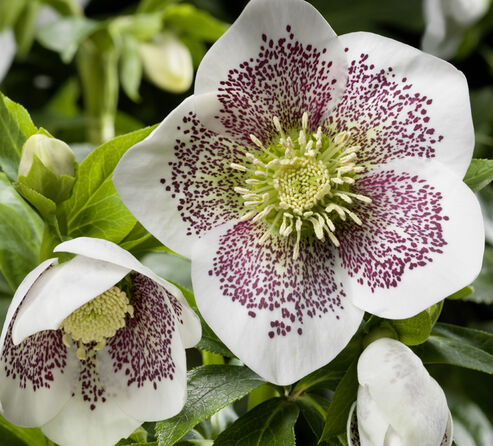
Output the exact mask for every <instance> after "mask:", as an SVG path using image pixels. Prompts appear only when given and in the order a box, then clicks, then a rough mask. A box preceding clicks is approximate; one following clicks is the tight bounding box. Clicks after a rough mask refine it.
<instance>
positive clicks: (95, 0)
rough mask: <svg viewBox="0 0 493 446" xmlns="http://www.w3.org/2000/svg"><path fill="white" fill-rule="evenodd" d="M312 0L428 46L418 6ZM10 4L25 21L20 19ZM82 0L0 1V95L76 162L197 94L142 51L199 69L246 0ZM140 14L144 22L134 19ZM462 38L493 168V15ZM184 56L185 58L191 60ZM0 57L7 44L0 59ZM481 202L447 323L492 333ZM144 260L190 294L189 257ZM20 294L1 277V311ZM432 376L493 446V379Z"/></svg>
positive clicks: (468, 437) (491, 250) (302, 438)
mask: <svg viewBox="0 0 493 446" xmlns="http://www.w3.org/2000/svg"><path fill="white" fill-rule="evenodd" d="M310 2H311V3H312V4H313V5H314V6H315V7H316V8H317V9H318V10H319V11H320V12H321V13H322V14H323V15H324V16H325V18H326V19H327V21H328V22H329V23H330V24H331V26H332V27H333V29H334V30H335V31H336V33H337V34H344V33H349V32H354V31H370V32H375V33H378V34H381V35H384V36H388V37H391V38H394V39H397V40H399V41H401V42H405V43H407V44H409V45H412V46H415V47H418V48H419V47H420V46H421V42H422V38H423V34H424V31H425V27H426V17H425V14H424V12H423V11H424V6H423V1H422V0H405V1H403V0H372V1H370V0H345V1H340V0H311V1H310ZM13 3H16V4H17V8H18V11H17V12H15V11H14V12H12V4H13ZM75 3H76V2H71V1H69V0H49V1H45V2H41V1H37V0H15V2H14V0H0V28H14V29H15V31H16V36H17V42H18V43H17V46H18V49H17V55H16V58H15V60H14V62H13V63H12V65H11V66H10V68H9V70H8V72H7V73H6V75H5V77H4V79H3V81H1V83H0V90H1V91H2V92H3V93H4V94H5V95H7V96H8V97H10V98H11V99H12V100H14V101H15V102H19V103H21V104H22V105H23V106H24V107H25V108H26V109H27V110H28V111H29V112H30V113H31V115H32V117H33V120H34V122H35V123H36V124H37V125H39V126H42V127H44V128H45V129H47V130H48V131H49V132H50V133H51V134H52V135H53V136H55V137H57V138H59V139H62V140H64V141H66V142H67V143H69V144H71V145H72V147H73V148H74V151H75V152H76V155H77V158H78V161H79V162H80V161H81V160H82V159H83V158H84V157H85V156H86V155H87V154H88V153H90V151H91V150H92V149H93V148H94V147H95V145H96V144H99V143H100V142H102V141H104V140H105V139H108V138H110V137H112V136H113V134H115V135H118V134H123V133H127V132H129V131H132V130H135V129H138V128H141V127H143V126H147V125H152V124H155V123H158V122H160V121H161V120H162V119H163V118H164V117H165V116H167V115H168V114H169V113H170V112H171V111H172V110H173V109H174V108H175V107H176V106H177V105H178V104H179V103H180V102H181V101H182V100H183V99H184V98H185V97H187V96H188V95H190V94H192V92H193V83H192V79H191V77H190V79H188V80H187V76H191V71H190V73H189V74H187V73H184V74H183V75H182V76H180V75H179V74H178V75H176V73H175V78H176V77H177V78H176V79H174V78H173V73H171V74H170V73H168V75H169V76H171V81H170V82H168V83H166V82H164V85H163V83H162V82H161V85H160V82H159V80H158V79H156V76H158V75H155V74H153V70H157V71H158V72H159V70H164V71H166V69H167V67H166V66H164V67H162V66H154V67H150V66H148V65H149V63H150V64H151V65H152V61H151V62H148V61H146V56H145V54H144V53H145V50H144V49H143V45H146V44H150V45H154V46H155V48H154V49H152V48H151V49H150V51H151V53H150V54H151V56H150V57H151V59H152V58H153V57H154V59H156V58H157V59H159V57H163V58H165V55H166V53H159V52H157V53H152V51H154V50H156V48H158V49H159V48H160V49H159V50H156V51H166V50H163V46H161V45H162V44H163V42H164V41H166V42H168V41H169V39H176V40H177V41H178V42H179V43H178V44H177V45H178V46H180V45H181V46H180V48H181V49H178V50H176V48H175V50H176V51H177V52H178V53H176V51H175V50H173V48H172V50H173V51H175V53H173V54H174V55H173V56H170V57H174V58H175V59H176V60H175V62H172V61H171V62H169V63H170V64H172V63H175V64H177V65H176V66H177V67H178V68H177V69H178V70H179V67H183V66H185V65H186V64H187V63H190V64H191V66H193V68H196V67H197V66H198V64H199V62H200V60H201V58H202V56H203V55H204V53H205V51H206V50H207V48H208V47H209V46H210V45H211V44H212V43H213V42H214V41H215V40H216V39H217V38H218V37H219V36H220V35H221V34H222V32H224V31H225V30H226V29H227V26H228V24H230V23H232V22H233V21H234V20H235V19H236V18H237V17H238V15H239V14H240V13H241V11H242V10H243V8H244V6H245V4H246V3H247V1H246V0H190V1H187V2H175V1H172V0H143V1H141V2H138V1H136V0H120V1H118V2H115V1H111V0H90V1H86V2H84V9H83V10H82V9H80V10H78V9H77V7H76V6H74V4H75ZM81 3H82V2H81ZM442 3H443V1H442ZM49 7H51V8H52V9H53V8H54V9H57V10H58V11H59V13H61V15H57V16H55V17H51V18H49V20H48V23H45V24H44V26H42V25H43V24H40V23H39V18H37V15H38V13H39V12H40V10H41V9H42V8H49ZM168 8H171V9H168ZM173 8H175V9H173ZM156 12H157V13H159V14H161V16H162V17H164V19H163V21H161V22H160V23H159V24H157V25H156V24H155V22H153V19H152V16H153V14H154V13H156ZM7 13H8V14H7ZM2 14H3V15H2ZM62 16H64V17H62ZM138 16H139V17H140V18H141V19H142V20H141V21H138V20H136V18H137V17H138ZM144 16H145V20H144V19H143V17H144ZM64 21H66V22H65V24H66V26H65V27H64V26H63V24H64ZM67 23H68V25H67ZM455 31H456V33H455V36H454V38H456V39H457V41H458V42H457V45H456V46H455V47H454V50H453V51H452V53H453V54H451V55H450V56H449V58H450V61H451V63H453V64H454V65H455V66H456V67H457V68H459V69H460V70H462V71H463V72H464V74H465V75H466V77H467V80H468V83H469V86H470V91H471V105H472V114H473V119H474V124H475V131H476V147H475V154H474V156H475V157H477V158H492V159H493V106H492V105H493V8H489V9H487V10H486V12H485V13H484V14H482V15H481V16H480V17H476V18H475V19H474V20H472V21H469V22H468V23H467V24H465V25H463V26H457V27H456V29H455ZM64 33H66V34H67V35H65V34H64ZM170 36H171V37H170ZM166 39H168V40H166ZM176 40H172V43H173V42H174V43H176ZM163 45H164V44H163ZM183 48H186V49H188V51H189V53H187V54H189V56H187V55H186V54H184V53H183ZM3 50H4V49H3V48H2V47H0V52H2V51H3ZM170 51H171V50H170ZM159 54H161V56H159ZM176 54H178V55H176ZM187 57H191V62H190V61H188V62H187ZM146 64H147V66H146ZM165 65H166V64H165ZM190 70H191V68H190ZM158 77H159V76H158ZM173 79H174V80H173ZM451 94H453V92H451ZM108 116H109V118H108ZM108 120H109V123H108ZM480 199H481V202H482V205H483V213H484V216H485V225H486V234H487V248H486V254H485V258H484V265H483V271H482V273H481V275H480V277H479V278H478V279H477V281H476V282H475V283H474V284H473V286H474V288H475V292H474V293H473V294H471V295H469V296H467V297H466V298H465V299H463V300H458V301H452V300H449V301H447V302H446V304H445V305H444V309H443V312H442V315H441V318H440V320H441V321H442V322H450V323H455V324H458V325H462V326H467V327H473V328H480V329H483V330H487V331H491V332H493V186H491V185H490V186H488V187H486V188H485V189H484V190H483V191H482V192H481V194H480ZM145 261H146V263H148V264H149V265H150V266H152V267H153V268H154V269H155V270H156V271H157V272H158V273H160V274H161V275H162V276H163V277H167V278H170V279H172V280H174V281H177V282H179V283H180V284H182V285H183V286H185V287H188V288H191V282H190V272H189V271H190V270H189V263H188V261H187V260H186V259H183V258H181V257H177V256H173V255H171V254H168V253H153V254H151V255H148V256H147V258H146V259H145ZM458 261H460V259H459V260H458ZM177 272H179V275H177V274H178V273H177ZM13 291H14V290H13V287H12V286H11V284H8V283H7V282H6V281H5V280H4V279H2V277H1V276H0V296H2V297H3V298H0V312H1V313H2V314H5V312H6V309H7V307H8V304H9V302H10V298H11V296H12V293H13ZM2 320H3V319H2ZM192 363H193V359H192ZM432 372H433V373H434V375H435V376H436V377H437V379H438V380H439V381H440V383H441V385H442V386H443V387H444V388H445V389H446V391H447V396H448V398H449V402H450V404H451V407H452V410H453V412H454V415H455V417H456V432H457V443H458V444H459V445H460V446H468V445H482V446H488V445H493V398H491V396H492V389H493V377H491V376H487V375H484V374H479V373H475V372H471V371H463V370H459V369H454V368H447V369H444V368H441V367H438V366H437V367H434V368H433V369H432ZM238 410H241V407H239V408H238ZM243 410H244V409H243ZM225 419H227V416H226V418H225ZM300 420H301V419H300ZM457 420H459V421H457ZM461 420H462V421H461ZM215 422H219V421H217V420H216V421H215ZM209 424H210V423H209ZM206 428H210V426H209V427H207V426H205V427H204V429H206ZM297 439H298V444H300V445H308V444H315V437H314V435H313V434H312V432H311V429H310V428H309V426H308V425H307V424H306V423H305V422H303V421H300V422H299V423H298V424H297ZM0 443H1V441H0ZM6 444H7V443H6Z"/></svg>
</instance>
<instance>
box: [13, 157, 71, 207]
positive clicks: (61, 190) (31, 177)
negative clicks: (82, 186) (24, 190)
mask: <svg viewBox="0 0 493 446" xmlns="http://www.w3.org/2000/svg"><path fill="white" fill-rule="evenodd" d="M17 182H18V183H19V184H23V185H25V186H27V187H29V188H30V189H33V190H35V191H36V192H38V193H40V194H41V195H43V196H45V197H46V198H48V199H50V200H51V201H53V202H54V203H61V202H62V201H65V200H67V199H68V198H69V197H70V195H71V194H72V189H73V187H74V183H75V177H72V176H69V175H61V176H60V177H59V176H57V175H56V174H55V173H54V172H52V171H51V170H50V169H48V168H47V167H46V166H45V165H44V164H43V162H42V161H41V160H40V159H39V158H38V157H37V155H33V163H32V165H31V169H30V170H29V173H28V174H27V175H20V176H19V177H18V178H17Z"/></svg>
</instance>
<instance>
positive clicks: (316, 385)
mask: <svg viewBox="0 0 493 446" xmlns="http://www.w3.org/2000/svg"><path fill="white" fill-rule="evenodd" d="M363 336H364V335H363V333H361V332H360V333H357V334H356V335H354V336H353V338H352V339H351V341H350V342H349V343H348V345H347V346H346V347H345V348H344V350H343V351H342V352H340V353H339V354H338V355H337V356H336V357H335V358H334V359H333V360H332V361H331V362H329V364H327V365H326V366H324V367H322V368H320V369H318V370H315V371H314V372H312V373H310V374H309V375H307V376H305V377H304V378H302V379H301V380H300V381H299V382H298V384H296V386H295V388H294V390H293V395H294V397H296V396H297V395H301V394H303V393H304V392H306V391H308V390H314V389H332V390H334V389H335V388H336V387H337V385H338V384H339V382H340V381H341V379H342V378H343V377H344V376H345V374H346V372H347V370H348V367H349V366H350V365H351V363H352V362H353V361H354V359H355V358H357V357H359V355H360V353H361V352H362V351H363V344H362V341H363Z"/></svg>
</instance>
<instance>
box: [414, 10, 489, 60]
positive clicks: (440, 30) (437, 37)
mask: <svg viewBox="0 0 493 446" xmlns="http://www.w3.org/2000/svg"><path fill="white" fill-rule="evenodd" d="M489 5H490V0H424V3H423V10H424V16H425V20H426V29H425V33H424V34H423V40H422V43H421V45H422V48H423V50H424V51H426V52H427V53H430V54H434V55H435V56H438V57H443V58H444V59H450V58H451V57H453V55H454V54H455V52H456V51H457V48H458V47H459V45H460V43H461V40H462V37H463V33H464V31H465V30H466V29H467V28H469V27H470V26H472V25H473V24H474V23H476V22H477V21H478V20H479V19H481V17H483V16H484V15H485V14H486V11H487V10H488V8H489Z"/></svg>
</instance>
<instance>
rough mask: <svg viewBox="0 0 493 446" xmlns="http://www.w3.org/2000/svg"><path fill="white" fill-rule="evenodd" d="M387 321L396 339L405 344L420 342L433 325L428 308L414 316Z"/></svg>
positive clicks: (424, 339)
mask: <svg viewBox="0 0 493 446" xmlns="http://www.w3.org/2000/svg"><path fill="white" fill-rule="evenodd" d="M438 314H439V313H438ZM434 317H435V315H434ZM435 320H436V319H435ZM389 323H390V325H391V326H392V328H394V330H395V331H396V332H397V336H398V340H399V341H400V342H402V343H403V344H406V345H419V344H422V343H423V342H425V341H426V340H427V339H428V337H429V336H430V333H431V329H432V327H433V324H432V321H431V315H430V312H429V311H428V310H424V311H422V312H421V313H418V314H417V315H416V316H413V317H410V318H407V319H399V320H392V321H389Z"/></svg>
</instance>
